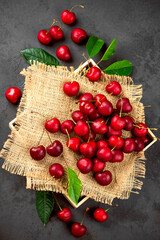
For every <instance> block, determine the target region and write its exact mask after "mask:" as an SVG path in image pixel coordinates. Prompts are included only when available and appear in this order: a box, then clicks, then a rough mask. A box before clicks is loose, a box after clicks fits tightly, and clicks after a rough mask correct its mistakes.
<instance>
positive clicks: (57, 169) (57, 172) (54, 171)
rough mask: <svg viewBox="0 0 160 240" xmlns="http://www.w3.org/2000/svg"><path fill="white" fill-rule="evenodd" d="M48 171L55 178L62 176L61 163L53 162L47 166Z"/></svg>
mask: <svg viewBox="0 0 160 240" xmlns="http://www.w3.org/2000/svg"><path fill="white" fill-rule="evenodd" d="M49 173H50V175H51V176H54V177H55V178H57V179H59V178H61V177H63V175H64V169H63V167H62V165H61V164H59V163H53V164H52V165H51V166H50V168H49Z"/></svg>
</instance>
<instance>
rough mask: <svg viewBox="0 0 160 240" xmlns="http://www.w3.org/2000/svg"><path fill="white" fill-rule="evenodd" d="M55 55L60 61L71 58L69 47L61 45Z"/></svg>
mask: <svg viewBox="0 0 160 240" xmlns="http://www.w3.org/2000/svg"><path fill="white" fill-rule="evenodd" d="M56 55H57V57H58V58H59V59H60V60H62V61H68V60H69V59H70V58H71V54H70V51H69V47H67V46H66V45H62V46H60V47H59V48H57V51H56Z"/></svg>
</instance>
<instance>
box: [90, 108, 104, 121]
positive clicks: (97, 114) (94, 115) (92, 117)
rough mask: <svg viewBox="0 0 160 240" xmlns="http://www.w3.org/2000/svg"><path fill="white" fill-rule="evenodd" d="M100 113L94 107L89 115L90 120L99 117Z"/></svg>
mask: <svg viewBox="0 0 160 240" xmlns="http://www.w3.org/2000/svg"><path fill="white" fill-rule="evenodd" d="M100 117H101V114H100V113H99V112H98V109H95V110H94V112H93V113H92V114H90V115H89V119H90V120H91V121H93V120H96V119H97V118H100Z"/></svg>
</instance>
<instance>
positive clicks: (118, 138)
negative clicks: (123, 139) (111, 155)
mask: <svg viewBox="0 0 160 240" xmlns="http://www.w3.org/2000/svg"><path fill="white" fill-rule="evenodd" d="M119 141H120V138H119V137H118V142H117V144H116V145H115V146H114V147H113V148H112V149H111V151H113V150H114V149H115V148H116V147H117V145H118V143H119Z"/></svg>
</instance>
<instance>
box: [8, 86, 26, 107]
mask: <svg viewBox="0 0 160 240" xmlns="http://www.w3.org/2000/svg"><path fill="white" fill-rule="evenodd" d="M5 95H6V98H7V100H8V101H9V102H11V103H16V102H18V100H19V99H20V97H21V96H22V93H21V90H20V89H19V88H17V87H10V88H8V89H7V91H6V93H5Z"/></svg>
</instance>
